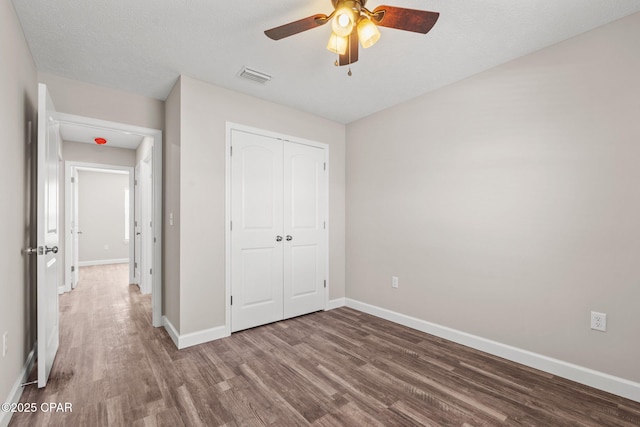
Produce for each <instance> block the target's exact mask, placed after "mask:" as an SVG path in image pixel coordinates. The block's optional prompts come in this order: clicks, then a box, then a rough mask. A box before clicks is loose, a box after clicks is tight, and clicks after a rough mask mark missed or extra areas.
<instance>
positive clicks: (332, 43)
mask: <svg viewBox="0 0 640 427" xmlns="http://www.w3.org/2000/svg"><path fill="white" fill-rule="evenodd" d="M348 44H349V40H348V38H347V37H341V36H339V35H337V34H336V33H331V37H329V42H328V43H327V49H328V50H329V51H331V52H333V53H337V54H338V55H344V54H345V53H346V52H347V45H348Z"/></svg>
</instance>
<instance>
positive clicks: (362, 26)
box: [358, 17, 380, 49]
mask: <svg viewBox="0 0 640 427" xmlns="http://www.w3.org/2000/svg"><path fill="white" fill-rule="evenodd" d="M358 39H359V40H360V44H361V45H362V47H363V48H365V49H366V48H368V47H371V46H373V45H374V44H376V43H377V41H378V40H379V39H380V30H378V27H377V26H376V24H374V23H373V22H372V21H371V19H369V18H365V17H363V18H362V19H360V21H358Z"/></svg>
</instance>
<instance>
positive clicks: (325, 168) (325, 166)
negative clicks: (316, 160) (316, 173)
mask: <svg viewBox="0 0 640 427" xmlns="http://www.w3.org/2000/svg"><path fill="white" fill-rule="evenodd" d="M324 170H327V162H324Z"/></svg>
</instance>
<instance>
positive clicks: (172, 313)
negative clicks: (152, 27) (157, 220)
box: [162, 79, 182, 331]
mask: <svg viewBox="0 0 640 427" xmlns="http://www.w3.org/2000/svg"><path fill="white" fill-rule="evenodd" d="M180 90H181V80H180V79H178V81H177V82H176V84H175V85H174V86H173V89H171V92H170V93H169V96H168V97H167V101H166V103H165V114H166V117H165V123H166V130H165V134H164V138H163V144H164V146H163V150H162V152H163V162H164V165H163V166H164V169H163V174H162V180H163V183H162V187H163V189H164V200H163V218H164V221H163V226H162V242H163V253H162V257H163V258H162V280H163V294H162V313H163V314H164V316H166V317H167V319H169V320H170V321H171V323H172V324H173V326H174V327H175V328H176V329H177V330H178V331H180V258H181V256H180V222H181V221H180V120H181V118H182V116H181V102H180V96H181V94H180ZM170 215H173V219H174V220H173V225H169V216H170Z"/></svg>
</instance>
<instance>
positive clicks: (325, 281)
mask: <svg viewBox="0 0 640 427" xmlns="http://www.w3.org/2000/svg"><path fill="white" fill-rule="evenodd" d="M324 287H325V289H326V288H327V279H324Z"/></svg>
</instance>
